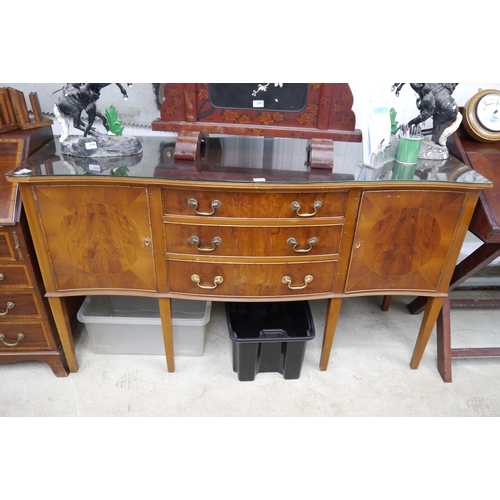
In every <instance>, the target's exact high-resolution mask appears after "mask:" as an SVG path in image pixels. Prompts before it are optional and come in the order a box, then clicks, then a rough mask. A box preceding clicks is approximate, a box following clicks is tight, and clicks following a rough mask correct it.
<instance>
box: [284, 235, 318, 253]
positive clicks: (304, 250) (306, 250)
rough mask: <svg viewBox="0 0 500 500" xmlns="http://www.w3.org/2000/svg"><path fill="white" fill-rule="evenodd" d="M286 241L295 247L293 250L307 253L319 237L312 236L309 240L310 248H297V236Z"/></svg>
mask: <svg viewBox="0 0 500 500" xmlns="http://www.w3.org/2000/svg"><path fill="white" fill-rule="evenodd" d="M286 242H287V243H288V244H289V245H290V246H291V247H293V251H294V252H297V253H307V252H310V251H311V250H312V247H313V246H314V245H316V243H318V238H316V237H314V236H313V237H312V238H309V239H308V240H307V243H309V248H297V240H296V239H295V238H288V239H287V240H286Z"/></svg>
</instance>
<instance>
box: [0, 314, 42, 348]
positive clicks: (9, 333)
mask: <svg viewBox="0 0 500 500" xmlns="http://www.w3.org/2000/svg"><path fill="white" fill-rule="evenodd" d="M2 336H3V337H2ZM33 347H38V348H49V347H50V345H49V342H48V338H47V335H46V332H45V329H44V326H43V323H39V322H37V323H34V322H33V323H21V322H17V323H7V322H3V321H0V351H9V350H10V351H14V350H15V351H20V350H23V349H32V348H33Z"/></svg>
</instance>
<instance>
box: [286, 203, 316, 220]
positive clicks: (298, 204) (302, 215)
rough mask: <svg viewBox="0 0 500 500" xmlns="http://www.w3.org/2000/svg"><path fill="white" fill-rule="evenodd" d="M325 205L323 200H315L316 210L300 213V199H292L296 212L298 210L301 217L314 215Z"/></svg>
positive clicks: (314, 206)
mask: <svg viewBox="0 0 500 500" xmlns="http://www.w3.org/2000/svg"><path fill="white" fill-rule="evenodd" d="M322 206H323V203H321V201H315V202H314V204H313V208H314V212H312V213H308V214H299V210H300V203H299V202H298V201H292V204H291V207H292V210H293V211H294V212H297V215H298V216H299V217H312V216H313V215H316V212H317V211H318V210H319V209H320V208H321V207H322Z"/></svg>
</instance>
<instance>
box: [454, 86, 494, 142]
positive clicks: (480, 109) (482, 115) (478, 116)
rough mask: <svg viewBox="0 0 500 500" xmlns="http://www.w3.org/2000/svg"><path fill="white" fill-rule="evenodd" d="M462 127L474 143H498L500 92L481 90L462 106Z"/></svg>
mask: <svg viewBox="0 0 500 500" xmlns="http://www.w3.org/2000/svg"><path fill="white" fill-rule="evenodd" d="M462 123H463V126H464V129H465V130H466V131H467V133H468V134H469V135H470V136H471V137H472V138H473V139H475V140H476V141H480V142H496V141H500V90H495V89H488V90H481V91H479V92H478V93H477V94H475V95H473V96H472V97H471V98H470V99H469V100H468V101H467V102H466V103H465V106H464V114H463V122H462Z"/></svg>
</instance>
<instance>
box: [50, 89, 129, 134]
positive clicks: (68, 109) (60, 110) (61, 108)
mask: <svg viewBox="0 0 500 500" xmlns="http://www.w3.org/2000/svg"><path fill="white" fill-rule="evenodd" d="M109 85H111V83H70V84H67V85H66V86H65V87H63V88H62V89H59V90H62V91H63V95H62V96H61V97H59V99H58V100H57V102H56V104H54V114H55V115H56V118H57V119H58V121H59V122H60V123H61V127H62V133H61V137H60V141H61V142H63V141H65V140H67V139H68V137H69V122H68V119H69V118H72V119H73V126H74V127H75V128H76V129H78V130H81V131H82V132H83V136H84V137H87V136H88V135H89V134H91V135H99V134H98V133H97V131H96V129H95V128H94V127H93V125H94V121H95V118H96V117H98V118H100V119H101V121H102V124H103V125H104V128H105V129H106V130H107V131H108V132H109V127H108V121H107V119H106V117H105V116H104V115H103V114H102V113H101V112H100V111H99V110H98V109H97V105H96V103H97V101H98V99H99V97H100V95H101V90H102V89H103V88H105V87H107V86H109ZM115 85H117V87H118V88H119V89H120V91H121V93H122V96H123V98H124V99H125V100H127V99H128V94H127V91H126V90H125V88H124V87H123V85H122V84H121V83H116V84H115ZM127 86H128V87H131V86H132V84H131V83H128V84H127ZM83 111H85V112H86V113H87V124H85V123H84V121H83V120H82V112H83Z"/></svg>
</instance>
